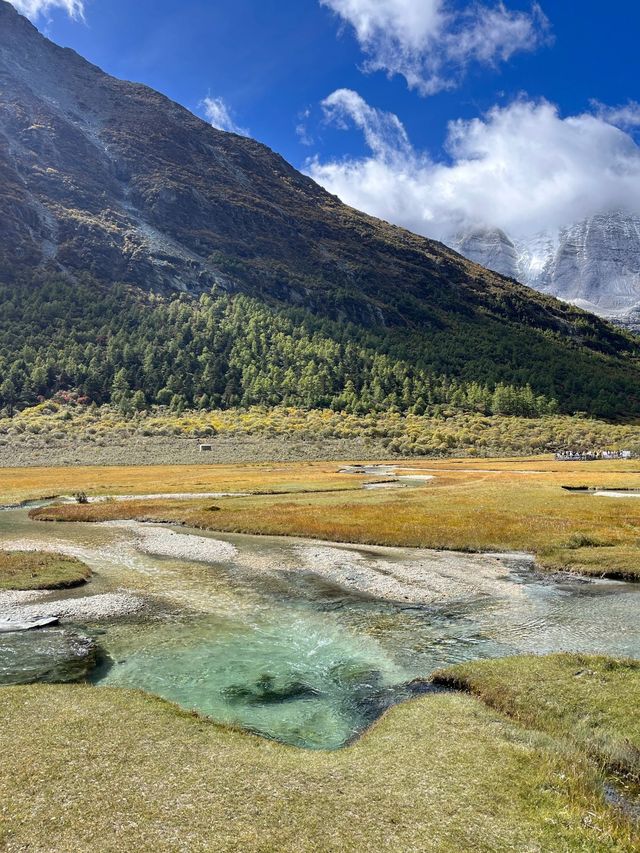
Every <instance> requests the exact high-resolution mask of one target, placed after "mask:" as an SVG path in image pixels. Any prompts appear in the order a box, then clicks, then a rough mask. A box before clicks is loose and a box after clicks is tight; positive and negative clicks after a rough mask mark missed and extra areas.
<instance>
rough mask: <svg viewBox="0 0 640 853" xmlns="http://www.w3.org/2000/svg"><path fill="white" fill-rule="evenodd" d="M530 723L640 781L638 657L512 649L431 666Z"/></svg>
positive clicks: (446, 681) (440, 679)
mask: <svg viewBox="0 0 640 853" xmlns="http://www.w3.org/2000/svg"><path fill="white" fill-rule="evenodd" d="M433 679H434V681H435V682H436V683H439V684H443V685H446V686H448V687H453V688H455V689H457V690H465V691H468V692H469V693H471V694H472V695H473V696H476V697H478V698H479V699H481V700H482V701H483V702H484V703H485V704H486V705H488V706H489V707H491V708H493V709H494V710H496V711H498V712H500V713H501V714H505V715H506V716H508V717H509V718H510V719H512V720H516V721H517V722H518V723H519V724H521V725H524V726H526V727H528V728H533V729H536V730H539V731H544V732H546V733H547V734H550V735H552V736H553V737H564V738H569V739H570V740H571V741H572V742H573V743H574V744H575V745H577V746H578V747H579V748H580V749H581V750H582V751H584V752H586V753H587V754H588V755H591V756H593V757H595V758H596V759H597V760H598V762H599V763H600V764H601V765H602V766H603V767H604V768H605V769H606V770H608V771H612V772H614V773H620V774H621V775H622V776H623V777H624V778H626V779H629V780H631V781H632V782H635V783H638V782H640V714H639V713H638V709H639V708H640V661H637V660H612V659H611V658H606V657H601V656H594V655H571V654H557V655H549V656H547V657H512V658H504V659H502V660H487V661H477V662H475V663H471V664H459V665H457V666H454V667H450V668H449V669H447V670H443V671H440V672H437V673H435V674H434V677H433Z"/></svg>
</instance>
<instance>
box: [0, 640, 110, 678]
mask: <svg viewBox="0 0 640 853" xmlns="http://www.w3.org/2000/svg"><path fill="white" fill-rule="evenodd" d="M96 655H97V649H96V646H95V644H94V642H93V640H91V639H90V638H89V637H85V636H82V635H80V634H76V633H73V632H71V631H66V630H64V629H62V628H43V629H42V630H40V631H18V632H12V633H8V634H3V635H2V636H0V684H32V683H35V682H43V683H47V684H65V683H69V682H75V681H82V680H84V679H85V678H86V677H87V675H88V674H89V672H90V671H91V670H92V669H93V667H94V665H95V662H96Z"/></svg>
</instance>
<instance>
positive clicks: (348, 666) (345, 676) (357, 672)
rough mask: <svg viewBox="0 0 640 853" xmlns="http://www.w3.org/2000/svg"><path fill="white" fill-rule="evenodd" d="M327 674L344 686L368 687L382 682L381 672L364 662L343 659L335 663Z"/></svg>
mask: <svg viewBox="0 0 640 853" xmlns="http://www.w3.org/2000/svg"><path fill="white" fill-rule="evenodd" d="M329 675H330V676H331V678H332V679H333V681H336V682H337V683H338V684H343V685H345V686H346V687H350V686H352V685H366V686H367V687H368V688H375V687H379V685H380V684H381V682H382V673H381V672H380V671H379V670H377V669H371V667H368V666H367V665H366V664H362V663H358V662H355V661H343V662H342V663H339V664H336V665H335V666H334V667H332V668H331V670H330V671H329Z"/></svg>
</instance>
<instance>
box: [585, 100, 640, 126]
mask: <svg viewBox="0 0 640 853" xmlns="http://www.w3.org/2000/svg"><path fill="white" fill-rule="evenodd" d="M591 106H592V107H593V110H594V112H595V113H596V115H597V116H598V117H599V118H601V119H604V121H608V122H609V124H614V125H615V126H616V127H622V128H627V129H631V128H634V127H640V104H639V103H638V102H637V101H628V102H627V103H626V104H620V106H617V107H610V106H607V105H606V104H602V103H601V102H600V101H591Z"/></svg>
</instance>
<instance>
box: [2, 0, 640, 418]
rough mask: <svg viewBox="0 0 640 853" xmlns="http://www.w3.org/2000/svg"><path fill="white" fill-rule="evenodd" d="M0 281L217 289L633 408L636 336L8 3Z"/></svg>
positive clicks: (438, 357) (496, 374)
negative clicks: (427, 233)
mask: <svg viewBox="0 0 640 853" xmlns="http://www.w3.org/2000/svg"><path fill="white" fill-rule="evenodd" d="M35 271H37V274H36V275H35V278H34V277H33V276H34V272H35ZM0 275H1V276H2V279H3V283H5V284H8V285H12V283H13V282H16V283H17V284H16V286H18V285H20V286H24V284H25V282H26V283H27V286H31V285H30V282H33V281H38V282H40V281H43V280H45V279H47V277H49V278H51V277H56V276H57V277H59V276H60V275H62V276H63V277H66V278H67V279H69V280H71V281H72V282H73V281H74V279H75V278H78V277H79V278H80V280H82V281H86V280H87V277H90V279H91V280H92V281H95V282H96V286H97V287H98V286H100V287H104V286H110V285H111V284H113V283H116V282H120V283H124V284H126V285H129V286H132V287H135V288H142V289H144V290H145V291H153V290H156V291H160V292H161V293H162V294H164V295H165V296H167V295H168V294H170V293H171V292H175V291H182V292H186V293H188V294H193V295H199V294H201V293H205V292H206V293H208V292H210V291H211V289H212V288H215V290H216V292H217V293H218V295H224V294H228V295H229V297H230V298H232V296H233V295H235V294H244V295H246V296H249V297H251V298H253V299H256V300H258V301H260V302H262V303H266V304H267V305H268V306H269V307H270V308H271V309H275V310H277V311H280V310H288V309H290V308H296V309H302V310H304V311H307V312H309V313H310V314H313V315H315V316H316V317H318V318H320V319H321V320H322V321H327V320H328V321H331V322H337V323H339V324H342V323H343V322H344V321H349V322H351V323H355V324H357V325H358V326H361V327H365V328H366V329H368V330H369V332H373V333H374V334H379V335H381V336H388V335H389V334H391V335H392V336H395V338H396V339H395V340H394V343H393V352H394V356H396V357H399V358H401V359H405V360H406V361H407V362H408V363H409V364H415V365H417V366H419V367H420V369H425V370H433V371H437V372H438V374H446V375H451V376H457V377H462V378H463V379H465V381H470V380H474V381H475V380H477V381H480V382H483V383H491V382H493V381H497V380H500V381H510V382H513V383H514V384H516V385H520V386H522V385H524V384H526V383H527V382H530V383H531V384H532V386H533V388H534V391H535V392H536V393H543V394H547V395H549V396H555V397H556V398H557V399H558V400H559V402H560V403H561V405H562V406H563V407H564V408H565V409H566V410H571V409H572V407H573V408H575V407H577V406H583V405H584V399H583V398H584V397H585V396H588V394H587V393H586V391H587V389H588V387H589V384H590V383H595V385H594V387H595V390H596V394H595V395H593V396H597V393H598V392H602V393H603V394H605V396H607V395H608V397H609V398H610V399H609V402H608V403H607V404H606V405H605V406H604V408H603V406H600V408H599V409H598V407H597V406H596V407H595V409H596V410H597V411H599V413H604V414H617V415H620V414H630V413H634V412H636V411H637V410H638V408H639V407H640V401H639V398H638V394H637V392H636V391H634V389H635V388H636V387H637V378H638V374H637V367H636V365H635V358H634V356H635V351H636V343H635V342H634V340H633V339H632V338H630V337H628V336H626V335H625V334H624V333H622V332H618V331H617V330H615V329H613V328H612V327H611V326H609V325H608V324H607V323H604V322H602V321H601V320H599V319H597V318H596V317H594V316H592V315H590V314H587V313H584V312H581V311H579V310H577V309H575V308H573V307H571V306H568V305H565V304H563V303H561V302H558V301H557V300H555V299H552V298H549V297H546V296H544V295H541V294H538V293H535V292H534V291H532V290H530V289H529V288H527V287H524V286H521V285H519V284H517V283H516V282H514V281H513V280H509V279H506V278H504V277H501V276H500V275H497V274H495V273H492V272H489V271H488V270H485V269H483V268H482V267H479V266H477V265H476V264H474V263H472V262H470V261H468V260H466V259H464V258H462V257H461V256H460V255H458V254H456V253H455V252H453V251H451V250H450V249H447V248H446V247H445V246H443V245H442V244H440V243H436V242H434V241H431V240H427V239H425V238H423V237H418V236H416V235H414V234H411V233H410V232H407V231H404V230H402V229H400V228H397V227H394V226H391V225H389V224H388V223H385V222H381V221H379V220H376V219H373V218H371V217H369V216H366V215H365V214H363V213H360V212H358V211H355V210H353V209H352V208H349V207H348V206H346V205H344V204H342V203H341V202H340V201H339V200H338V199H337V198H336V197H335V196H332V195H330V194H329V193H327V192H326V191H325V190H323V189H322V188H320V187H319V186H318V185H317V184H315V183H314V182H313V181H312V180H310V179H309V178H307V177H305V176H304V175H302V174H301V173H299V172H297V171H296V170H295V169H294V168H292V167H291V166H290V165H288V164H287V163H286V162H285V161H284V160H283V159H282V158H281V157H279V156H278V155H277V154H274V153H273V152H272V151H271V150H270V149H268V148H267V147H266V146H264V145H261V144H260V143H258V142H255V141H254V140H251V139H248V138H245V137H241V136H237V135H234V134H230V133H225V132H223V131H219V130H216V129H214V128H212V127H211V126H210V125H208V124H207V123H206V122H204V121H202V120H201V119H199V118H197V117H196V116H194V115H192V114H191V113H189V112H188V111H187V110H185V109H184V108H182V107H180V106H179V105H177V104H175V103H173V102H172V101H170V100H169V99H167V98H166V97H164V96H163V95H161V94H159V93H157V92H154V91H153V90H151V89H149V88H147V87H145V86H142V85H138V84H133V83H128V82H124V81H121V80H117V79H115V78H113V77H110V76H108V75H106V74H104V73H103V72H102V71H101V70H100V69H98V68H96V67H95V66H93V65H91V64H90V63H88V62H87V61H86V60H84V59H83V58H82V57H80V56H79V55H78V54H76V53H75V52H73V51H72V50H69V49H65V48H61V47H58V46H57V45H55V44H53V43H52V42H50V41H48V40H47V39H46V38H44V37H43V36H42V35H40V33H39V32H38V31H37V30H36V28H35V27H34V26H33V25H32V24H30V23H29V22H28V21H27V20H26V19H25V18H24V17H21V16H20V15H19V14H18V13H17V12H16V11H15V9H14V8H13V7H12V6H11V5H10V4H8V3H6V2H4V0H0ZM34 286H35V285H34ZM85 292H86V288H84V289H82V291H78V299H83V298H85V296H84V295H83V294H84V293H85ZM398 330H402V331H401V332H400V333H399V332H398ZM323 332H327V330H326V329H323ZM328 334H329V336H331V330H330V329H329V330H328ZM384 349H385V350H386V351H388V350H389V349H390V345H389V344H388V343H387V344H385V347H384ZM3 354H4V355H5V357H7V352H6V351H5V352H4V353H3ZM10 354H11V353H10V352H9V353H8V355H9V356H10ZM496 366H497V367H496ZM576 377H578V379H579V382H578V384H579V385H580V388H578V389H577V390H576V389H575V388H572V389H570V390H566V389H565V386H567V383H568V384H571V385H575V383H576V381H577V380H576ZM569 380H570V381H569ZM355 385H356V389H357V377H355ZM603 400H604V397H603ZM612 401H613V402H612ZM605 409H607V411H605Z"/></svg>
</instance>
